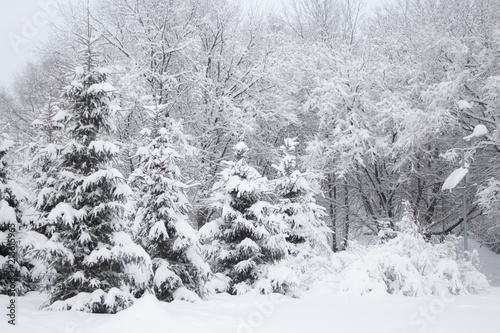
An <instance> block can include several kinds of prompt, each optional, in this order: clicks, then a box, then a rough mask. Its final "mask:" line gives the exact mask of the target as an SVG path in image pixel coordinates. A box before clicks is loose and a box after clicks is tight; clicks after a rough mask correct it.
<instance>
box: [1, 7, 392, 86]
mask: <svg viewBox="0 0 500 333" xmlns="http://www.w3.org/2000/svg"><path fill="white" fill-rule="evenodd" d="M244 1H247V2H249V3H261V4H263V5H264V6H272V5H277V4H278V6H279V3H280V2H282V1H283V2H284V3H285V2H286V1H287V0H244ZM382 1H383V0H365V2H366V3H367V4H369V5H373V4H375V3H380V2H382ZM57 17H58V13H57V9H56V0H0V86H5V87H7V86H9V85H10V82H11V81H12V76H13V74H14V73H17V72H19V71H20V70H21V69H22V66H23V65H24V64H25V63H26V62H27V61H28V60H29V59H30V57H33V52H32V50H33V48H35V47H36V45H37V43H38V42H39V41H40V40H44V39H45V38H46V36H47V32H48V24H47V23H48V22H47V20H50V21H53V20H56V19H57Z"/></svg>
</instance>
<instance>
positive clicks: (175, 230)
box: [130, 117, 210, 301]
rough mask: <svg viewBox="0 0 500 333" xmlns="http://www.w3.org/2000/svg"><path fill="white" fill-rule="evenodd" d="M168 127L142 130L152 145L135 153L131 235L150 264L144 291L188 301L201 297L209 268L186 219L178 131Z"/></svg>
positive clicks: (172, 125) (185, 199) (160, 298)
mask: <svg viewBox="0 0 500 333" xmlns="http://www.w3.org/2000/svg"><path fill="white" fill-rule="evenodd" d="M163 119H165V118H164V117H163ZM166 122H169V124H168V125H170V126H165V127H163V126H161V127H159V128H158V127H156V128H153V130H149V129H146V130H143V133H144V134H148V136H149V137H150V139H149V142H148V144H147V145H146V146H144V147H141V148H139V150H138V152H137V156H138V157H139V158H140V160H139V167H138V168H137V169H136V170H135V172H134V173H132V174H131V176H130V180H131V184H132V186H133V188H135V189H136V192H135V193H136V195H137V210H136V212H135V220H134V225H133V230H134V231H135V232H136V233H137V241H138V243H139V244H140V245H142V247H143V248H144V249H145V250H146V252H147V253H148V254H149V256H150V258H151V260H152V265H153V266H152V276H151V277H150V278H149V281H148V287H149V288H150V289H151V290H153V292H154V293H155V295H156V297H157V298H158V299H159V300H163V301H172V300H173V299H176V298H183V299H188V300H190V299H193V298H197V296H196V294H198V295H200V296H201V295H203V293H204V282H205V281H206V279H207V278H208V275H209V273H210V268H209V266H208V264H207V263H205V262H204V260H203V259H202V258H201V256H200V254H199V251H200V244H199V241H198V236H197V235H196V232H195V230H194V229H193V228H192V226H191V225H190V222H189V219H188V215H187V214H188V211H189V210H190V208H191V206H190V203H189V200H188V198H187V197H186V194H185V189H186V188H187V187H188V185H186V184H185V183H183V181H182V175H181V171H180V169H179V167H178V162H179V160H180V159H181V155H180V154H179V153H177V151H176V150H175V149H174V148H173V144H174V142H173V141H174V139H175V135H174V134H175V133H173V132H174V131H173V130H172V128H178V127H181V126H180V124H179V123H176V122H175V121H173V120H172V119H166ZM165 125H167V124H165ZM193 292H195V293H196V294H193Z"/></svg>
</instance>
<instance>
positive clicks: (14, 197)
mask: <svg viewBox="0 0 500 333" xmlns="http://www.w3.org/2000/svg"><path fill="white" fill-rule="evenodd" d="M13 145H14V142H13V141H11V140H9V139H8V138H7V137H4V136H2V137H0V294H4V295H6V294H10V295H12V293H14V294H15V295H23V294H25V293H26V292H27V291H29V290H30V289H32V288H33V282H34V279H33V278H32V275H31V269H32V268H33V265H31V263H30V261H29V260H28V259H26V258H25V257H24V256H23V255H22V251H21V247H20V246H19V231H20V228H21V225H22V222H21V218H22V214H23V210H24V209H23V205H22V201H23V200H25V199H26V193H25V191H24V190H23V189H22V188H21V187H20V186H19V185H18V184H17V183H16V182H15V181H14V180H12V179H11V177H10V176H9V171H8V169H7V163H6V161H5V157H6V154H7V152H8V151H9V149H10V148H11V147H12V146H13ZM12 296H13V295H12Z"/></svg>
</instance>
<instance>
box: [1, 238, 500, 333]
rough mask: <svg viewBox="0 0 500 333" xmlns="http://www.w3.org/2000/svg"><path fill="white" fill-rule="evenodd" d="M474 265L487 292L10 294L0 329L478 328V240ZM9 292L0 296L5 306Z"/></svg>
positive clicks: (499, 264)
mask: <svg viewBox="0 0 500 333" xmlns="http://www.w3.org/2000/svg"><path fill="white" fill-rule="evenodd" d="M471 247H472V248H477V249H478V251H479V254H480V257H481V259H482V266H481V270H482V271H483V273H485V274H486V275H487V276H488V278H489V279H491V281H492V288H491V290H490V292H489V293H485V294H481V295H462V296H445V297H437V296H425V297H403V296H391V295H368V296H359V297H349V296H339V295H337V294H336V293H335V291H334V289H335V288H334V287H333V286H332V285H329V284H328V283H325V284H323V285H321V286H316V287H315V288H313V289H312V290H310V291H309V292H308V293H306V294H305V295H303V297H301V298H300V299H293V298H289V297H284V296H280V295H248V294H247V295H243V296H230V295H227V294H220V295H215V296H212V297H210V298H209V299H208V300H207V301H198V302H195V303H188V302H184V301H174V302H172V303H162V302H158V301H157V300H156V299H155V298H154V297H153V296H151V295H150V296H146V297H145V298H143V299H141V300H139V301H137V303H136V304H135V305H134V306H132V307H131V308H129V309H126V310H124V311H122V312H119V313H118V314H116V315H93V314H87V313H80V312H75V311H68V312H56V311H53V312H49V311H40V310H38V307H39V305H40V304H41V303H42V302H43V301H44V298H43V296H42V295H39V294H37V293H31V294H29V295H28V296H25V297H20V298H18V299H17V314H16V315H17V318H16V319H17V325H16V326H15V327H14V326H12V325H9V324H7V320H6V319H5V318H6V317H5V314H4V315H2V317H3V319H2V321H1V322H0V332H2V333H4V332H22V333H28V332H30V333H31V332H37V333H44V332H47V333H49V332H50V333H55V332H64V333H84V332H89V333H90V332H99V333H100V332H102V333H106V332H123V333H127V332H131V333H132V332H133V333H137V332H139V333H141V332H166V333H168V332H175V333H180V332H182V333H191V332H193V333H194V332H203V333H251V332H261V333H271V332H272V333H280V332H283V333H285V332H286V333H295V332H297V333H298V332H301V333H303V332H304V333H306V332H307V333H309V332H311V333H312V332H314V333H320V332H384V333H389V332H401V333H404V332H407V333H410V332H453V333H460V332H464V333H465V332H467V333H470V332H481V333H488V332H491V333H496V332H498V331H499V327H500V315H499V314H500V257H499V256H498V255H495V254H493V253H491V252H489V251H488V250H487V249H485V248H479V246H478V244H477V243H475V242H473V241H472V242H471ZM8 301H9V298H8V297H6V296H1V297H0V305H1V308H2V309H4V310H3V311H4V312H6V305H7V302H8Z"/></svg>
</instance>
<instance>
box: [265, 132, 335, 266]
mask: <svg viewBox="0 0 500 333" xmlns="http://www.w3.org/2000/svg"><path fill="white" fill-rule="evenodd" d="M297 145H298V142H297V139H296V138H286V139H285V140H284V145H283V146H281V147H280V151H281V154H282V158H281V160H280V163H279V164H278V165H273V167H274V168H275V169H276V170H277V171H278V174H279V177H278V178H277V179H275V180H274V181H273V183H274V192H275V194H276V196H277V198H278V202H277V205H276V207H277V210H276V214H277V215H278V216H280V219H282V220H283V221H284V222H285V224H286V226H287V229H286V230H287V231H286V233H287V237H286V240H287V242H288V243H289V253H290V255H291V256H292V257H296V258H298V259H299V260H297V263H300V264H301V265H305V264H307V263H308V264H311V263H312V262H313V261H314V260H311V259H314V258H316V259H317V258H318V257H321V256H327V255H328V254H329V253H330V250H329V246H328V242H327V235H328V234H329V233H330V232H331V231H330V230H329V229H328V227H327V226H326V224H325V222H324V220H323V218H324V216H325V209H324V207H322V206H320V205H318V204H317V203H316V200H315V191H314V189H313V186H312V185H311V181H310V179H308V178H309V177H310V176H311V175H310V174H307V173H305V172H301V171H300V170H299V169H298V168H297V158H296V156H295V148H296V146H297ZM304 267H305V266H304Z"/></svg>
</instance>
